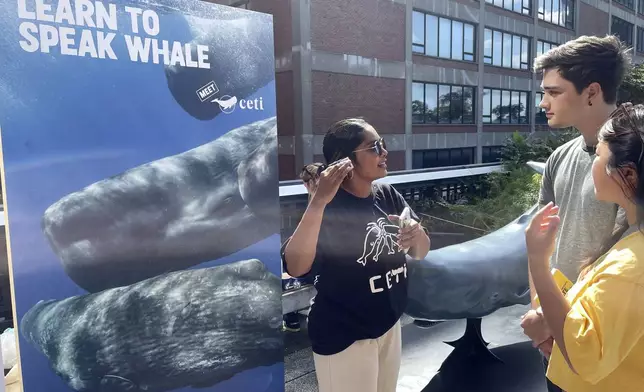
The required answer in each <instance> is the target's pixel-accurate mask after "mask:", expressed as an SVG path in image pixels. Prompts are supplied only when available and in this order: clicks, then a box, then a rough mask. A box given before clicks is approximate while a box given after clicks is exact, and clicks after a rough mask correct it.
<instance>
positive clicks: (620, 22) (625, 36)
mask: <svg viewBox="0 0 644 392" xmlns="http://www.w3.org/2000/svg"><path fill="white" fill-rule="evenodd" d="M611 32H612V33H614V34H615V35H616V36H617V37H618V38H619V39H620V40H621V41H622V42H624V43H625V44H626V45H629V46H633V24H632V23H628V22H627V21H625V20H624V19H620V18H618V17H616V16H614V15H613V23H612V26H611Z"/></svg>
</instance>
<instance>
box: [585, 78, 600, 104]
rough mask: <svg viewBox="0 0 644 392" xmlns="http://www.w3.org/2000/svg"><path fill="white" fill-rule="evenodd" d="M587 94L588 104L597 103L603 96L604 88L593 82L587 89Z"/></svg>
mask: <svg viewBox="0 0 644 392" xmlns="http://www.w3.org/2000/svg"><path fill="white" fill-rule="evenodd" d="M586 92H587V94H588V102H595V101H596V100H597V99H598V98H599V97H601V95H602V87H601V86H600V85H599V83H597V82H593V83H591V84H589V85H588V87H586ZM597 103H599V102H597Z"/></svg>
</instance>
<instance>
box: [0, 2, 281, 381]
mask: <svg viewBox="0 0 644 392" xmlns="http://www.w3.org/2000/svg"><path fill="white" fill-rule="evenodd" d="M0 4H1V8H0V9H2V12H1V13H0V69H1V70H2V71H1V72H0V132H1V141H2V154H3V182H4V186H5V189H4V191H5V195H6V199H5V203H6V204H5V206H6V213H7V218H8V222H7V223H8V230H9V231H8V233H9V239H8V243H9V252H10V269H11V274H12V278H13V293H14V305H15V318H16V325H17V327H18V328H17V332H18V335H19V353H20V357H19V359H20V364H21V369H22V380H23V385H24V391H25V392H43V391H47V392H67V391H83V392H99V391H104V392H107V391H109V392H121V391H141V392H143V391H145V392H162V391H196V390H199V391H213V392H214V391H227V392H230V391H244V392H246V391H250V392H252V391H271V392H273V391H283V389H284V367H283V358H284V356H283V340H282V334H281V323H282V307H281V280H280V276H281V267H280V266H281V264H280V260H279V245H280V244H279V241H280V239H279V234H278V233H279V188H278V174H277V173H278V167H277V127H276V113H275V111H276V110H275V85H274V58H273V26H272V23H273V22H272V17H271V16H270V15H266V14H261V13H255V12H251V11H247V10H242V9H239V8H233V7H227V6H220V5H214V4H210V3H206V2H201V1H198V0H156V1H154V2H150V1H146V0H140V1H133V0H130V1H127V0H111V1H108V0H105V1H91V0H0Z"/></svg>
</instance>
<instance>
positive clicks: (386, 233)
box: [356, 218, 398, 266]
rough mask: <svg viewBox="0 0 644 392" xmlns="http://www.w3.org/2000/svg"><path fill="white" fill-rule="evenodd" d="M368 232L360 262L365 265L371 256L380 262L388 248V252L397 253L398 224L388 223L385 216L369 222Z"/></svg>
mask: <svg viewBox="0 0 644 392" xmlns="http://www.w3.org/2000/svg"><path fill="white" fill-rule="evenodd" d="M366 231H367V233H366V234H365V237H364V245H363V247H362V256H360V258H359V259H358V260H356V261H357V262H358V263H360V264H362V265H363V266H366V265H367V260H368V259H369V257H371V259H372V260H373V261H374V262H378V258H379V257H380V255H381V254H382V252H384V250H385V248H387V254H389V255H393V254H394V253H396V250H395V246H396V234H397V233H398V226H395V225H392V224H388V222H387V220H385V218H378V220H377V221H376V222H369V223H368V224H367V228H366Z"/></svg>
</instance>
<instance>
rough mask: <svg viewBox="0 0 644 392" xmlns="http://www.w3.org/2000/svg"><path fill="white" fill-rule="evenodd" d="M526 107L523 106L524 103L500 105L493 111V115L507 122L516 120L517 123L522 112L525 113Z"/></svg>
mask: <svg viewBox="0 0 644 392" xmlns="http://www.w3.org/2000/svg"><path fill="white" fill-rule="evenodd" d="M524 108H525V107H524V106H523V104H522V103H514V104H511V105H498V106H497V107H495V108H494V109H492V114H494V115H495V116H497V118H500V119H503V118H505V119H506V120H507V122H510V119H511V118H512V119H514V120H515V122H516V119H518V118H519V116H520V115H521V112H522V111H523V109H524Z"/></svg>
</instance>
